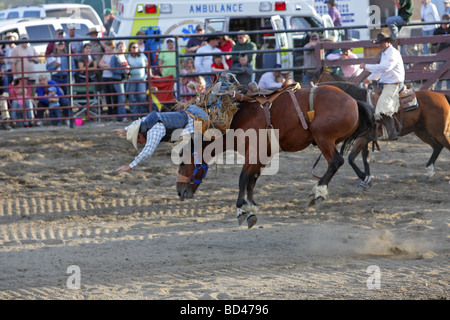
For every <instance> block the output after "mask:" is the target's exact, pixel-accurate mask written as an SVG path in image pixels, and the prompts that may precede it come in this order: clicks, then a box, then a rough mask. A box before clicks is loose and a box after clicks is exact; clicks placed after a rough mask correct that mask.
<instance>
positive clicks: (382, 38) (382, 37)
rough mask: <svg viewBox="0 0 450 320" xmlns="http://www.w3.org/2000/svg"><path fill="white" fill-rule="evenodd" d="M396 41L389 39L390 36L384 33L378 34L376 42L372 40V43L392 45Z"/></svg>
mask: <svg viewBox="0 0 450 320" xmlns="http://www.w3.org/2000/svg"><path fill="white" fill-rule="evenodd" d="M394 41H395V39H394V38H392V37H388V36H386V35H384V34H383V33H379V34H377V38H376V39H375V40H372V43H376V44H378V43H380V42H390V43H392V42H394Z"/></svg>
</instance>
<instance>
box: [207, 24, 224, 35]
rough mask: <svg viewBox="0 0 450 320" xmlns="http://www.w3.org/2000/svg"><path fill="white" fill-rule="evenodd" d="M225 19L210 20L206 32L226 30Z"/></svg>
mask: <svg viewBox="0 0 450 320" xmlns="http://www.w3.org/2000/svg"><path fill="white" fill-rule="evenodd" d="M224 26H225V21H209V22H208V27H207V30H206V32H207V33H214V32H223V31H224V30H225V28H224Z"/></svg>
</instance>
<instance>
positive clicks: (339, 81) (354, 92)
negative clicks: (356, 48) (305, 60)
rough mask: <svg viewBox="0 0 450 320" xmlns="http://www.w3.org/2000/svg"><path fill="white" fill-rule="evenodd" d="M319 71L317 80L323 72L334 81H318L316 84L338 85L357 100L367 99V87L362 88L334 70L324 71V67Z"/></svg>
mask: <svg viewBox="0 0 450 320" xmlns="http://www.w3.org/2000/svg"><path fill="white" fill-rule="evenodd" d="M318 72H320V74H319V76H318V77H316V79H317V81H318V80H319V78H320V75H321V74H323V73H327V74H329V75H330V76H331V77H332V78H333V79H334V81H327V82H318V83H317V82H316V85H318V86H320V85H331V86H334V87H338V88H339V89H341V90H342V91H344V92H346V93H347V94H349V95H350V96H352V97H353V98H354V99H356V100H361V101H365V100H366V97H367V89H365V88H360V87H358V86H357V85H355V84H353V83H350V82H348V80H347V79H346V78H344V77H343V76H341V75H339V74H337V73H336V72H334V71H328V70H326V71H323V72H322V69H320V70H319V71H318Z"/></svg>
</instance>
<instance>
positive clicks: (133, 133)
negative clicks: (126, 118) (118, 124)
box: [127, 119, 142, 150]
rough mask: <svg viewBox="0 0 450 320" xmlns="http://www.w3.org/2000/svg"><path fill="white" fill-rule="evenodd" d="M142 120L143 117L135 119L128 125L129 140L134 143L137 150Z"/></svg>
mask: <svg viewBox="0 0 450 320" xmlns="http://www.w3.org/2000/svg"><path fill="white" fill-rule="evenodd" d="M141 121H142V120H141V119H137V120H135V121H133V123H132V124H130V125H129V126H128V130H127V140H128V141H130V142H131V143H132V144H133V146H134V148H135V149H136V150H138V147H137V139H138V135H139V129H140V128H141Z"/></svg>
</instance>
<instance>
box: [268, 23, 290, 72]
mask: <svg viewBox="0 0 450 320" xmlns="http://www.w3.org/2000/svg"><path fill="white" fill-rule="evenodd" d="M270 22H271V24H272V29H273V30H277V31H278V30H285V29H286V28H285V27H284V24H283V19H281V17H280V16H279V15H276V16H272V17H271V18H270ZM275 43H276V49H289V48H292V38H291V37H289V36H288V35H287V33H286V32H279V33H275ZM277 63H280V64H281V66H282V67H283V68H292V66H293V57H292V52H280V53H278V54H277ZM289 76H290V77H292V76H293V75H292V72H290V75H289Z"/></svg>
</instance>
